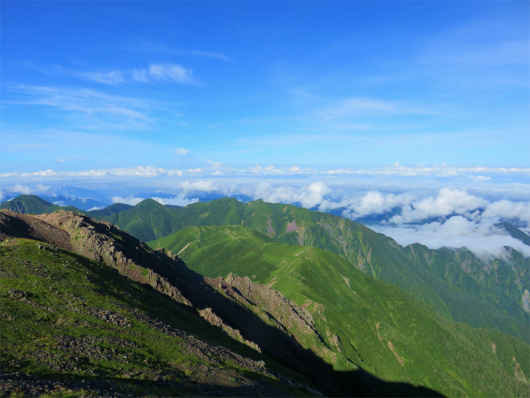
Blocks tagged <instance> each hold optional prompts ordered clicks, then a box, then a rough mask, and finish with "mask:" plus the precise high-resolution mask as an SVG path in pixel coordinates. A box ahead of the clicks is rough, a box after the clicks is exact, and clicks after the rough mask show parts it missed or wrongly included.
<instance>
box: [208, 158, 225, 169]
mask: <svg viewBox="0 0 530 398" xmlns="http://www.w3.org/2000/svg"><path fill="white" fill-rule="evenodd" d="M208 163H210V165H211V166H212V167H214V168H216V169H219V168H221V167H222V166H223V164H222V163H221V162H213V161H211V160H208Z"/></svg>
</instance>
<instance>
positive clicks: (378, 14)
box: [1, 1, 530, 173]
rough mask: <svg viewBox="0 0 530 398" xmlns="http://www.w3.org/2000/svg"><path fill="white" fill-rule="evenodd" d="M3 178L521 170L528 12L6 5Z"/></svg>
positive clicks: (464, 6)
mask: <svg viewBox="0 0 530 398" xmlns="http://www.w3.org/2000/svg"><path fill="white" fill-rule="evenodd" d="M1 6H2V61H1V62H2V87H1V90H2V116H1V118H2V130H3V132H2V153H1V155H2V159H3V160H2V171H3V172H4V173H5V172H35V171H40V170H48V169H53V170H56V171H76V170H87V169H96V168H115V167H137V166H139V165H143V166H155V167H164V168H179V169H182V168H184V169H187V168H197V167H206V166H207V165H208V164H209V163H208V161H211V162H222V163H223V164H225V165H230V166H233V167H238V168H241V167H250V166H254V165H255V164H256V163H258V164H260V165H269V164H273V165H274V166H275V167H291V166H293V165H296V166H298V167H313V168H319V169H328V168H338V167H343V168H346V167H382V166H388V165H392V164H394V162H399V163H400V164H406V165H409V166H412V165H415V164H429V165H434V164H441V163H443V162H445V163H447V164H450V165H453V166H462V165H467V166H478V165H480V166H489V167H527V166H529V151H530V138H529V130H528V127H529V104H530V101H529V91H528V86H529V45H528V44H529V40H528V39H529V37H528V36H529V33H528V32H529V20H528V19H529V18H528V15H529V12H528V11H529V10H528V2H427V1H425V2H424V1H416V2H107V1H103V2H46V1H42V2H12V1H6V2H2V5H1Z"/></svg>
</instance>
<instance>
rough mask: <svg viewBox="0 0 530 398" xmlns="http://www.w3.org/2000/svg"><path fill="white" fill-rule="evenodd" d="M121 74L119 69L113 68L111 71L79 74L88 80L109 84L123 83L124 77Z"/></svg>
mask: <svg viewBox="0 0 530 398" xmlns="http://www.w3.org/2000/svg"><path fill="white" fill-rule="evenodd" d="M123 75H124V73H123V72H122V71H119V70H114V71H112V72H88V73H82V74H81V76H83V77H86V78H87V79H89V80H93V81H95V82H98V83H103V84H109V85H114V84H118V83H124V82H125V79H124V76H123Z"/></svg>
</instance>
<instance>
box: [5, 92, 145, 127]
mask: <svg viewBox="0 0 530 398" xmlns="http://www.w3.org/2000/svg"><path fill="white" fill-rule="evenodd" d="M14 89H15V90H17V91H19V92H21V93H23V94H24V95H26V96H28V98H27V99H26V100H24V101H17V102H15V101H11V102H10V103H13V104H24V105H45V106H49V107H52V108H54V109H56V110H58V111H63V112H69V113H72V114H74V115H75V116H76V118H75V120H76V122H77V123H78V124H79V127H80V128H83V129H87V128H92V127H94V125H95V123H96V122H97V123H100V124H101V123H105V125H107V126H108V127H114V128H121V129H123V128H127V129H131V128H135V127H137V126H140V125H141V126H144V124H145V123H153V122H154V120H153V119H151V118H150V117H149V116H148V114H149V113H150V111H151V109H152V108H153V107H154V103H153V102H151V101H146V100H140V99H137V98H132V97H123V96H115V95H109V94H105V93H102V92H100V91H97V90H91V89H83V88H81V89H70V88H60V87H45V86H25V85H19V86H17V87H15V88H14ZM80 118H81V119H80ZM98 127H101V126H98Z"/></svg>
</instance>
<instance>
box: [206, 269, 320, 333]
mask: <svg viewBox="0 0 530 398" xmlns="http://www.w3.org/2000/svg"><path fill="white" fill-rule="evenodd" d="M205 280H206V281H207V282H208V283H209V284H210V285H211V286H213V287H214V288H215V289H217V290H218V291H220V292H222V293H223V294H224V295H226V296H227V297H229V298H231V299H233V300H234V301H237V302H238V303H240V304H242V305H243V306H245V307H247V308H249V309H250V310H251V311H253V312H254V313H255V314H257V315H258V316H259V317H260V318H261V319H262V320H263V321H264V322H266V323H267V324H269V325H271V326H273V327H275V328H277V329H279V330H281V331H282V332H284V333H286V334H288V335H290V336H292V337H294V338H295V339H296V340H297V341H298V342H299V343H301V344H303V342H304V341H306V340H310V339H316V340H319V341H322V338H321V336H320V334H319V333H318V332H317V330H316V329H315V327H314V323H313V315H312V314H311V313H310V312H309V311H307V310H306V309H305V308H302V307H300V306H299V305H298V304H296V303H295V302H294V301H291V300H289V299H288V298H287V297H285V296H284V295H283V294H281V293H280V292H277V291H276V290H273V289H271V288H270V287H268V286H267V285H262V284H255V283H253V282H251V281H250V279H249V278H248V277H247V276H245V277H243V278H240V277H234V275H233V274H232V273H230V274H228V276H227V277H226V278H221V277H217V278H213V279H212V278H205Z"/></svg>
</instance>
